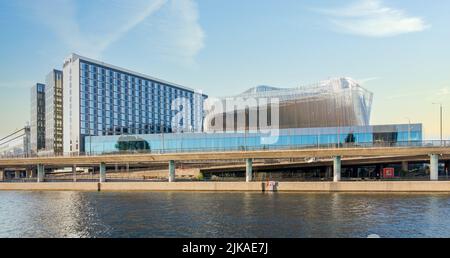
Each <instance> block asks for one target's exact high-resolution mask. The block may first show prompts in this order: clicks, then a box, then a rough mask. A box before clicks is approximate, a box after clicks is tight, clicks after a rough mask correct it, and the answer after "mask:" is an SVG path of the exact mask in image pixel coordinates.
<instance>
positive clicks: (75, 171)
mask: <svg viewBox="0 0 450 258" xmlns="http://www.w3.org/2000/svg"><path fill="white" fill-rule="evenodd" d="M72 176H73V181H74V182H76V181H77V166H76V165H72Z"/></svg>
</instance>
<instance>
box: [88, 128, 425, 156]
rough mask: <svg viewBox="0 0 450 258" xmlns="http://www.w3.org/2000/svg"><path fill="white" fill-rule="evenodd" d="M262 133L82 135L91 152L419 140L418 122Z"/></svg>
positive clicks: (321, 145) (391, 142)
mask: <svg viewBox="0 0 450 258" xmlns="http://www.w3.org/2000/svg"><path fill="white" fill-rule="evenodd" d="M265 137H267V135H265V134H263V133H248V132H247V133H245V132H241V133H183V134H156V135H129V136H95V137H86V152H87V153H89V152H90V153H92V154H104V153H114V152H121V151H130V152H133V151H139V152H152V153H161V152H164V153H172V152H189V151H200V152H201V151H232V150H259V149H286V148H307V147H334V146H337V145H338V144H339V146H341V145H342V146H344V145H346V144H347V145H363V146H364V145H368V146H376V145H377V144H380V145H385V144H386V143H388V144H389V145H390V146H396V145H401V144H406V143H411V142H421V141H422V125H421V124H411V125H376V126H352V127H324V128H296V129H281V130H279V136H278V139H277V140H276V142H275V143H273V144H264V138H265Z"/></svg>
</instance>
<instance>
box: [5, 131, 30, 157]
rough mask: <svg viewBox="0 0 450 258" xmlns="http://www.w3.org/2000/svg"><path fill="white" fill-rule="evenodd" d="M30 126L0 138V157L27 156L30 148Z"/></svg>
mask: <svg viewBox="0 0 450 258" xmlns="http://www.w3.org/2000/svg"><path fill="white" fill-rule="evenodd" d="M30 137H31V135H30V126H28V125H26V126H25V127H24V128H22V129H20V130H17V131H15V132H13V133H11V134H10V135H7V136H5V137H3V138H1V139H0V156H2V157H8V156H9V157H17V156H20V157H29V156H30V154H31V149H30Z"/></svg>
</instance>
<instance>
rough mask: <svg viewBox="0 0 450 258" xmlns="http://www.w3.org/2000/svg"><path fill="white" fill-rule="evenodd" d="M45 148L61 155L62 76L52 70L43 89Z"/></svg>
mask: <svg viewBox="0 0 450 258" xmlns="http://www.w3.org/2000/svg"><path fill="white" fill-rule="evenodd" d="M45 97H46V99H45V147H46V150H47V151H49V152H51V153H54V154H56V155H61V154H63V74H62V71H59V70H53V71H51V72H50V73H49V74H48V75H47V78H46V87H45Z"/></svg>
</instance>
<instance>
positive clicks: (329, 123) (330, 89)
mask: <svg viewBox="0 0 450 258" xmlns="http://www.w3.org/2000/svg"><path fill="white" fill-rule="evenodd" d="M274 98H277V99H278V100H279V125H278V128H280V129H285V128H312V127H341V126H366V125H369V122H370V113H371V106H372V98H373V94H372V93H371V92H369V91H367V90H366V89H364V88H362V87H361V86H360V85H359V84H358V83H357V82H356V81H354V80H352V79H350V78H336V79H330V80H326V81H321V82H319V83H317V84H314V85H309V86H304V87H298V88H290V89H282V88H274V87H269V86H258V87H255V88H251V89H249V90H247V91H245V92H244V93H242V94H240V95H237V96H231V97H224V98H221V99H220V100H219V101H220V102H222V105H223V106H224V110H226V112H223V113H209V114H208V115H207V116H206V118H205V131H211V130H213V128H214V130H215V131H217V128H220V126H217V125H215V122H216V121H220V120H222V122H223V130H224V131H239V130H248V129H249V120H251V118H249V114H257V116H259V114H260V113H261V112H264V113H263V114H265V113H267V114H268V119H267V120H268V124H269V125H270V124H271V120H274V119H271V116H273V115H274V114H271V111H270V109H271V105H270V104H269V105H261V101H260V100H261V99H267V100H268V101H269V103H270V100H273V99H274ZM229 99H234V101H235V103H236V101H238V102H239V101H240V102H242V103H243V104H244V105H240V107H239V108H236V107H234V108H233V107H226V105H227V104H228V103H229V102H227V100H229ZM249 99H253V101H249ZM254 99H256V100H257V103H258V105H256V106H255V101H254ZM229 108H231V110H230V109H229ZM220 116H223V119H220ZM239 117H241V118H242V117H244V119H245V125H243V124H239V125H236V124H237V123H236V122H237V121H239ZM230 121H235V123H234V126H233V125H232V126H230V125H229V124H230ZM274 121H275V120H274ZM227 122H228V124H227ZM231 124H232V123H231ZM263 126H264V125H261V124H260V121H259V119H258V127H263ZM272 126H277V125H272ZM250 129H255V128H252V127H251V126H250ZM218 131H220V130H218Z"/></svg>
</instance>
